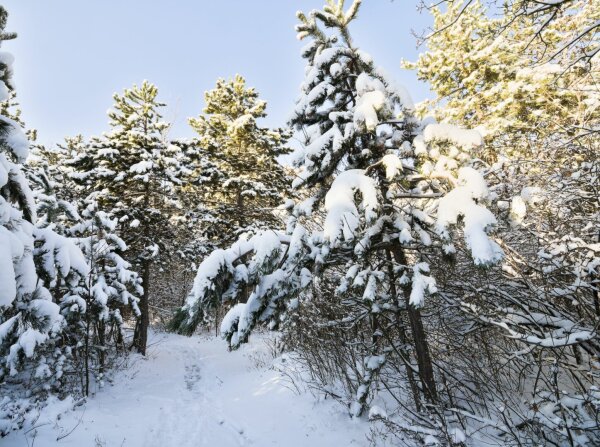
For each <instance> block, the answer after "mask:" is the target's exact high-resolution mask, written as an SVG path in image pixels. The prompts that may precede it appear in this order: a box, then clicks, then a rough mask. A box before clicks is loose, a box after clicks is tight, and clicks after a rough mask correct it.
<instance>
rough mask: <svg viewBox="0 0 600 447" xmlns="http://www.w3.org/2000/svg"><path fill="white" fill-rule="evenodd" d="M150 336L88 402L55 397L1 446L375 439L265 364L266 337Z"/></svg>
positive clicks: (288, 446) (194, 446)
mask: <svg viewBox="0 0 600 447" xmlns="http://www.w3.org/2000/svg"><path fill="white" fill-rule="evenodd" d="M150 343H151V346H150V348H149V350H148V356H147V357H146V358H141V357H138V358H135V360H134V362H133V365H132V366H131V367H130V368H128V369H126V370H125V371H123V372H121V373H119V374H118V375H117V377H116V380H115V383H114V384H113V385H107V386H105V388H104V389H103V390H100V391H98V393H97V394H96V396H95V397H92V398H90V399H89V400H88V402H87V403H86V404H85V406H83V407H78V408H76V409H75V410H74V411H65V410H67V409H68V408H67V407H68V405H67V404H65V403H60V402H57V403H55V404H52V405H49V406H48V407H47V408H45V409H44V410H43V411H42V413H41V414H40V417H39V418H38V419H37V421H36V423H35V424H34V425H35V426H37V428H36V429H34V430H31V431H30V432H29V433H27V434H26V435H25V434H24V431H25V430H29V429H30V428H31V427H25V430H21V431H19V432H14V433H12V434H11V435H10V436H8V437H6V438H4V439H0V447H5V446H6V447H8V446H10V447H27V446H31V445H32V443H33V445H35V446H36V447H40V446H41V447H45V446H54V445H57V446H73V447H86V446H91V447H102V446H106V447H109V446H117V447H118V446H122V447H170V446H173V447H198V446H215V447H240V446H285V447H300V446H311V447H312V446H315V447H319V446H323V447H325V446H332V445H336V446H367V445H368V442H367V440H366V434H367V431H368V424H366V423H364V422H361V421H358V422H357V421H351V420H350V419H349V418H348V415H347V412H346V411H345V409H344V408H342V407H341V406H339V404H337V403H335V402H332V401H323V402H316V401H315V398H314V397H313V396H311V395H297V394H295V393H294V392H292V391H291V390H290V388H289V387H288V383H287V382H286V379H285V378H284V377H283V375H282V374H281V373H280V372H278V371H275V370H273V369H269V368H268V367H265V366H264V365H263V363H268V356H267V354H266V353H265V351H266V347H265V344H264V340H263V339H262V337H261V336H254V337H253V340H252V341H251V343H250V344H249V345H245V346H243V347H242V348H241V349H240V350H239V351H236V352H227V349H226V345H225V343H224V342H223V341H222V340H220V339H216V338H214V337H189V338H188V337H182V336H178V335H173V334H153V335H152V337H151V341H150ZM59 415H60V416H59ZM71 430H72V432H71V433H70V434H68V433H69V432H70V431H71ZM67 434H68V436H65V437H64V438H62V439H60V440H57V438H59V437H61V436H64V435H67Z"/></svg>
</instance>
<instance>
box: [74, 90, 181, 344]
mask: <svg viewBox="0 0 600 447" xmlns="http://www.w3.org/2000/svg"><path fill="white" fill-rule="evenodd" d="M157 96H158V89H157V88H156V86H154V85H153V84H151V83H149V82H148V81H144V82H143V83H142V84H141V85H140V86H139V87H138V86H135V85H134V86H133V88H131V89H126V90H125V91H124V93H123V94H122V95H119V94H115V95H114V97H113V98H114V101H115V104H114V108H113V110H110V111H109V112H108V116H109V118H110V125H111V131H110V132H108V133H107V134H105V135H104V136H103V137H101V138H94V139H92V141H91V142H90V143H89V144H88V145H84V146H83V147H81V148H80V149H81V152H80V153H79V154H78V156H77V157H76V158H75V159H74V160H73V161H72V162H71V163H70V165H71V166H72V167H73V169H74V170H75V172H74V173H73V175H72V178H73V179H74V180H75V181H77V182H79V184H81V185H84V186H85V187H87V188H88V193H92V192H93V191H95V193H94V195H95V198H96V200H97V202H98V205H99V207H100V209H101V210H103V211H105V212H107V213H109V214H110V215H111V216H114V217H115V218H116V219H117V220H118V222H119V227H118V229H117V232H118V234H119V235H120V236H121V237H122V238H123V240H124V241H125V244H126V245H127V246H128V252H127V255H126V256H127V260H128V261H129V262H131V264H132V265H133V268H134V269H135V270H136V271H138V272H139V274H140V276H141V277H142V286H143V290H144V291H143V295H142V296H141V299H140V302H139V307H140V311H141V317H140V319H139V321H138V324H137V325H136V330H135V334H134V345H135V347H136V349H137V350H138V351H139V352H141V353H142V354H144V353H145V352H146V344H147V331H148V327H149V297H150V294H151V291H152V282H151V267H152V265H153V263H156V262H160V261H161V259H166V257H167V255H168V254H169V249H170V248H171V245H170V241H171V240H173V235H174V228H173V226H172V225H171V224H170V219H171V217H172V216H173V215H175V214H177V212H178V209H177V204H176V198H175V192H176V191H175V190H176V185H178V184H179V183H180V182H179V179H178V177H177V175H178V172H179V168H178V161H177V157H176V156H177V152H178V151H179V149H178V148H177V147H176V146H172V145H169V144H167V143H166V140H165V138H166V135H165V134H166V131H167V130H168V128H169V124H168V123H166V122H165V121H163V120H162V117H161V114H160V110H161V108H162V107H163V106H164V104H162V103H160V102H158V100H157Z"/></svg>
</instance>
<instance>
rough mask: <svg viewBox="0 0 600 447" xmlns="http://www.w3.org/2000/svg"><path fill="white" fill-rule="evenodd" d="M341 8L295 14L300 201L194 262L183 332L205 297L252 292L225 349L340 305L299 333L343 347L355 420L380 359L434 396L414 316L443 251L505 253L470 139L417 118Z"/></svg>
mask: <svg viewBox="0 0 600 447" xmlns="http://www.w3.org/2000/svg"><path fill="white" fill-rule="evenodd" d="M344 3H345V2H344V1H341V0H340V1H333V0H329V1H328V2H327V5H326V6H325V7H324V9H323V10H322V11H312V12H311V13H310V14H309V15H305V14H303V13H299V14H298V18H299V20H300V24H299V25H298V26H297V30H298V33H299V34H298V37H299V38H301V39H309V40H310V42H309V44H308V45H307V46H306V47H305V49H304V51H303V57H304V58H305V59H306V61H307V63H308V68H307V71H306V73H307V75H306V78H305V80H304V83H303V85H302V93H303V95H302V97H301V99H300V100H299V102H298V103H297V106H296V110H295V113H294V115H293V118H292V121H291V124H292V126H293V127H294V129H295V130H296V131H297V132H298V133H299V134H301V135H302V134H303V135H305V136H306V144H305V145H304V147H303V148H301V149H300V150H298V151H297V152H296V153H295V154H294V155H295V157H294V159H295V164H296V166H297V168H298V170H299V173H298V176H297V177H296V180H295V181H294V187H295V188H297V189H298V190H299V194H301V195H302V196H304V197H306V198H305V199H304V200H302V201H299V202H298V203H295V204H293V203H290V204H289V211H290V217H289V220H288V227H287V230H286V231H275V230H269V231H263V232H261V233H259V234H257V235H256V236H254V237H252V238H249V239H246V238H242V239H241V240H239V241H238V242H237V243H236V244H234V245H233V246H231V247H230V248H228V249H226V250H217V251H215V252H213V253H212V254H211V255H210V256H209V257H208V258H207V259H206V260H205V261H204V262H203V263H202V264H201V265H200V267H199V269H198V273H197V276H196V280H195V283H194V288H193V290H192V293H191V294H190V297H189V299H188V301H187V303H186V305H185V307H184V309H183V311H184V313H185V315H186V317H185V318H182V319H181V321H180V322H179V329H180V330H181V331H182V332H187V333H189V332H191V330H193V328H194V327H195V325H196V324H198V320H199V315H200V314H201V312H199V310H200V309H201V306H202V303H203V302H205V301H206V300H213V299H222V300H231V299H234V298H236V297H237V296H239V295H240V294H241V293H243V291H244V290H245V289H246V288H250V289H251V290H252V293H251V295H250V298H249V299H248V301H247V303H243V304H238V305H236V306H234V307H233V308H232V309H231V310H230V311H229V312H228V314H227V316H226V317H225V319H224V322H223V324H222V326H221V330H222V335H223V337H224V338H226V339H227V340H228V342H229V344H230V347H231V348H233V349H235V348H237V347H238V346H240V344H242V343H244V342H246V341H247V339H248V337H249V335H250V333H251V331H252V330H253V328H254V327H255V326H256V325H258V324H261V323H267V322H268V323H270V324H271V327H276V326H277V325H279V324H280V323H281V321H282V319H283V320H284V321H285V320H286V318H285V316H286V315H289V314H290V313H291V314H294V313H295V312H298V311H300V310H301V309H302V308H303V306H307V305H309V304H310V303H311V302H315V301H319V302H323V301H327V300H338V302H339V303H340V306H338V308H337V309H338V312H339V313H337V314H328V309H325V308H322V309H321V312H320V313H319V312H318V313H317V314H316V316H317V318H315V319H312V320H310V321H307V322H306V323H307V324H306V326H305V328H306V327H308V328H310V329H309V332H307V333H305V334H304V335H305V336H306V337H305V336H304V335H302V334H300V335H298V337H300V338H301V339H302V340H307V338H308V339H311V338H312V337H316V336H318V335H321V334H323V333H325V332H329V333H331V332H333V331H336V332H337V333H342V334H347V336H348V339H347V340H343V339H341V338H340V339H336V341H332V343H333V344H334V345H335V346H336V348H335V349H336V350H339V349H348V350H350V351H351V352H350V354H349V357H348V358H346V359H344V361H343V365H341V366H340V367H339V370H338V373H339V374H340V376H342V377H345V379H346V385H345V386H346V387H348V388H349V389H348V391H349V392H350V393H351V397H350V398H349V399H348V400H347V403H348V405H349V408H350V412H351V414H352V415H354V416H359V415H361V414H362V413H363V412H364V410H365V408H366V406H367V405H368V401H369V396H370V393H371V392H372V391H373V389H374V388H375V384H376V383H377V382H378V380H379V377H380V376H381V374H382V372H383V371H384V370H385V369H386V368H387V367H389V365H390V364H394V365H396V367H398V368H399V369H398V370H400V371H403V373H404V374H406V375H407V376H410V377H413V376H412V375H413V372H415V373H416V374H417V375H418V384H417V383H414V385H415V386H414V387H413V390H414V400H415V406H416V407H417V408H418V409H420V408H422V407H421V402H422V401H424V402H426V403H429V404H437V403H439V402H440V401H441V400H442V398H441V397H440V396H439V393H438V390H437V385H436V380H435V377H434V374H435V371H434V364H433V361H432V358H431V352H430V348H429V341H428V334H427V330H426V324H425V317H424V316H423V314H422V313H421V310H422V309H423V308H424V306H426V305H427V302H428V299H427V297H430V296H433V295H435V293H436V292H437V288H436V285H435V284H436V283H435V279H434V278H433V276H432V275H431V273H430V264H431V263H433V262H434V261H435V260H436V259H439V258H442V257H443V256H444V255H445V254H450V253H453V252H454V251H455V247H454V245H453V243H455V244H458V245H464V246H465V247H466V248H467V251H468V252H469V253H470V254H471V256H472V259H473V261H474V263H475V264H476V265H478V266H489V265H492V264H494V263H495V262H497V261H498V260H499V259H500V258H501V257H502V251H501V250H500V249H499V247H498V246H497V244H496V243H494V242H493V241H492V240H490V239H489V238H488V235H487V231H488V230H489V228H490V227H491V226H492V225H493V224H494V223H495V219H494V216H493V215H492V214H491V213H490V212H489V211H488V210H487V209H486V208H485V206H484V203H485V200H486V198H487V196H488V190H487V188H486V185H485V181H484V180H483V177H482V176H481V174H480V173H479V172H478V171H477V170H476V169H475V168H474V164H473V151H474V150H475V149H477V148H478V147H479V146H480V145H481V137H480V135H479V134H478V133H477V132H474V131H462V130H460V129H458V128H456V127H452V126H447V125H438V124H427V123H422V122H419V121H418V120H416V119H415V118H414V117H413V114H412V111H411V108H412V102H411V100H410V98H409V97H408V96H407V95H406V93H405V91H404V90H403V89H399V88H396V87H395V85H394V84H393V82H391V80H389V79H388V78H387V77H386V76H385V75H384V74H383V73H382V72H380V71H379V70H378V69H377V68H376V67H375V65H374V63H373V61H372V59H371V57H370V56H369V55H367V54H366V53H364V52H362V51H361V50H359V49H358V48H356V47H355V45H354V43H353V41H352V39H351V36H350V32H349V28H348V25H349V24H350V23H351V22H352V21H353V20H354V18H355V17H356V15H357V13H358V10H359V7H360V3H361V2H360V1H354V2H352V4H351V5H350V7H349V8H348V9H347V10H346V9H345V8H344ZM461 219H462V220H461ZM455 229H456V230H457V231H456V230H455ZM456 233H458V234H460V233H462V234H463V236H464V239H463V240H464V242H462V243H461V238H458V237H456ZM328 291H331V295H327V294H328V293H329V292H328ZM318 310H319V309H317V311H318ZM319 328H325V329H324V330H323V332H321V331H320V329H319ZM299 346H300V345H299ZM304 346H305V347H306V344H304ZM328 346H329V349H330V351H329V354H328V355H327V356H333V355H334V354H333V351H332V350H331V349H332V348H331V346H332V345H330V344H328ZM399 347H400V349H398V348H399ZM409 359H410V360H409ZM413 360H414V363H413ZM403 361H404V363H403ZM415 364H416V366H413V365H415ZM350 365H352V366H350ZM398 365H400V366H398ZM349 370H351V372H348V371H349ZM336 374H337V373H336ZM409 380H411V381H413V382H414V381H415V379H409Z"/></svg>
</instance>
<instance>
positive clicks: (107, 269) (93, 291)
mask: <svg viewBox="0 0 600 447" xmlns="http://www.w3.org/2000/svg"><path fill="white" fill-rule="evenodd" d="M86 202H87V206H86V207H85V209H84V210H83V212H82V217H83V219H82V221H81V222H80V223H79V224H77V225H75V226H74V227H72V228H70V232H71V234H72V235H73V236H74V237H77V245H78V246H79V247H80V248H81V250H82V252H83V253H84V256H85V258H86V260H87V262H88V264H89V265H90V272H89V274H88V275H87V276H86V277H85V278H84V280H83V281H82V282H81V283H80V285H79V288H78V289H77V291H76V293H75V294H73V295H71V296H68V297H67V298H65V299H64V300H63V302H62V303H61V309H62V314H63V315H64V316H65V318H66V320H67V321H68V322H69V323H70V325H69V332H68V336H69V337H70V338H71V343H72V344H73V346H77V347H78V348H79V350H80V351H81V352H80V355H79V356H78V358H79V359H81V361H82V363H83V364H82V365H79V366H80V368H79V371H80V372H81V373H82V375H83V383H84V387H83V388H84V389H83V394H84V395H86V396H87V395H88V394H89V391H90V375H91V374H92V373H93V374H94V377H95V378H96V379H97V381H98V382H99V383H100V384H102V377H103V374H104V372H105V368H106V366H107V359H108V358H109V357H110V356H111V355H113V354H115V353H116V352H118V350H119V348H123V347H124V334H123V324H124V315H123V313H125V314H131V313H133V314H134V315H135V316H136V317H139V316H140V310H139V308H138V301H139V298H138V297H139V296H141V295H142V294H143V289H142V286H141V279H140V278H139V277H138V274H137V273H135V272H134V271H132V270H131V265H130V264H129V263H128V262H127V261H125V260H124V259H123V258H122V257H121V255H120V253H125V252H126V250H127V246H126V245H125V243H124V242H123V240H122V239H121V238H120V237H119V236H117V234H116V233H115V230H116V228H117V220H116V219H112V218H110V216H109V215H107V214H106V213H105V212H103V211H100V210H98V205H97V203H96V202H95V200H94V199H93V196H92V197H91V198H88V199H87V200H86ZM82 341H83V343H82Z"/></svg>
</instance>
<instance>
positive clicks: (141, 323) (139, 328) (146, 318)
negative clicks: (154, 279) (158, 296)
mask: <svg viewBox="0 0 600 447" xmlns="http://www.w3.org/2000/svg"><path fill="white" fill-rule="evenodd" d="M150 265H151V262H150V261H149V260H147V259H145V260H144V261H143V263H142V287H143V288H144V293H143V294H142V298H141V299H140V312H141V313H142V315H141V316H140V319H139V320H138V322H137V324H136V327H135V333H134V342H133V344H134V346H135V348H136V350H137V352H139V353H140V354H142V355H146V345H147V344H148V327H149V326H150V314H149V303H148V301H149V295H150Z"/></svg>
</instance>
